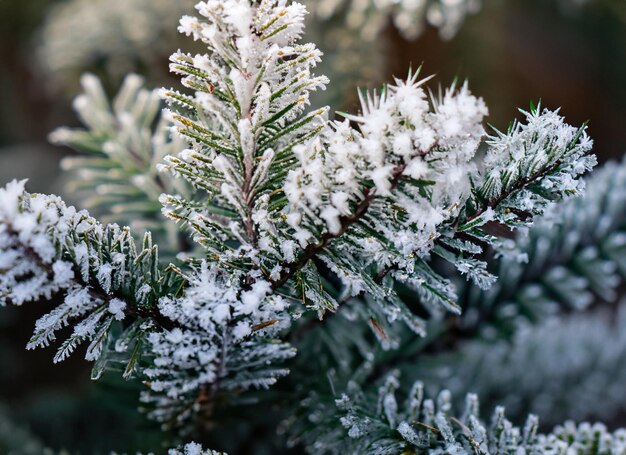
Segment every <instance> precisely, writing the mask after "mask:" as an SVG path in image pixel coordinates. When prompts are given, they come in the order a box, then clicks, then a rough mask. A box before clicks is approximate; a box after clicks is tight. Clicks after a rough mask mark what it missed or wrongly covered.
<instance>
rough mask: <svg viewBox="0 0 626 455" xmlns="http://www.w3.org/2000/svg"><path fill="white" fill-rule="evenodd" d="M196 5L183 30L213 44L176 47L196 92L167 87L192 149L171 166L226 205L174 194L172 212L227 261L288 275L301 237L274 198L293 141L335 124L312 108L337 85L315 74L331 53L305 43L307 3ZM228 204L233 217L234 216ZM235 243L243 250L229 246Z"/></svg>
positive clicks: (237, 0) (174, 66)
mask: <svg viewBox="0 0 626 455" xmlns="http://www.w3.org/2000/svg"><path fill="white" fill-rule="evenodd" d="M196 9H197V11H198V16H197V17H192V16H186V17H184V18H183V19H182V20H181V22H180V27H179V30H180V31H181V32H182V33H184V34H187V35H189V36H191V37H193V39H194V40H198V41H201V42H202V43H203V44H204V45H205V46H206V48H207V51H206V53H205V54H197V55H191V54H184V53H181V52H178V53H175V54H173V55H172V57H171V65H170V69H171V70H172V72H174V73H176V74H178V75H180V76H181V77H182V84H183V85H184V86H186V87H187V88H189V89H191V90H192V93H191V94H190V95H185V94H182V93H180V92H178V91H176V90H173V89H172V90H162V91H161V96H162V97H163V98H164V99H165V100H166V102H167V103H168V105H169V106H170V108H171V110H169V111H168V114H167V115H168V116H169V117H170V118H171V119H172V121H173V122H174V124H175V128H174V131H175V133H176V135H177V136H179V137H181V138H184V139H185V140H187V141H188V142H189V147H187V148H186V149H185V150H183V151H181V152H180V153H178V154H176V155H170V156H167V157H166V158H165V163H166V164H165V166H164V167H163V168H164V169H165V168H167V169H169V170H170V171H171V172H172V173H174V175H176V176H182V177H184V178H185V179H187V180H188V181H189V182H190V184H191V185H193V186H194V187H195V188H197V189H199V190H201V191H206V192H208V193H209V194H210V195H211V200H212V203H211V205H212V206H213V205H215V206H218V207H219V210H217V211H216V210H213V209H212V208H213V207H201V206H191V207H190V206H189V204H187V201H186V200H185V199H183V198H180V197H178V196H177V195H164V196H162V197H161V199H160V200H161V202H162V203H163V206H164V207H163V213H164V214H165V215H166V216H169V217H172V218H174V219H176V220H177V221H181V220H182V221H183V222H185V223H187V224H189V225H190V228H191V229H192V232H193V235H194V239H195V240H197V241H198V242H200V243H201V244H202V245H203V246H205V247H206V248H207V249H208V250H209V251H210V252H211V253H213V254H215V255H216V256H217V257H219V258H220V259H219V260H220V261H224V262H232V261H237V260H241V258H242V257H245V258H248V259H249V260H250V261H251V262H253V263H254V264H256V265H257V266H258V267H260V268H266V269H267V270H272V271H273V276H279V275H280V273H281V268H280V266H279V264H281V263H284V262H290V261H291V260H293V259H294V258H295V257H297V253H299V249H298V248H297V244H296V242H295V241H294V240H297V239H295V238H294V239H292V238H286V236H285V235H284V233H283V232H281V229H280V226H279V225H280V224H282V219H281V218H280V216H281V215H280V214H279V213H277V209H276V208H273V207H272V205H271V204H272V202H274V201H273V200H272V198H273V197H275V195H276V194H277V192H278V191H280V187H281V184H282V181H283V180H284V176H282V175H281V172H282V171H284V170H286V169H289V168H290V167H292V166H293V158H292V156H291V148H292V147H293V146H294V145H296V144H298V143H301V142H303V141H304V140H305V139H306V138H308V137H311V136H313V135H315V134H316V132H317V131H319V130H320V129H321V128H323V126H324V124H325V122H326V111H327V110H326V109H325V108H324V109H318V110H315V111H310V112H307V107H308V105H309V98H310V95H311V92H313V91H315V90H322V89H324V88H325V85H326V83H327V79H326V77H324V76H317V75H315V74H314V69H315V67H316V65H317V64H318V62H319V61H320V59H321V52H320V51H319V50H318V49H317V48H316V47H315V45H314V44H310V43H301V42H300V37H301V35H302V33H303V30H304V16H305V14H306V10H305V7H304V6H303V5H302V4H299V3H292V2H288V1H284V0H262V1H259V2H257V1H250V0H225V1H216V0H211V1H203V2H199V3H198V4H197V5H196ZM224 94H228V96H225V95H224ZM181 107H182V108H184V109H181ZM189 109H191V110H192V111H193V113H192V114H189ZM276 160H280V162H277V161H276ZM224 209H228V210H229V211H230V212H232V215H229V216H224V215H223V214H222V212H223V210H224ZM301 240H302V244H304V243H305V241H306V240H305V239H301ZM228 241H230V242H231V243H237V244H239V248H238V249H237V250H236V251H231V250H229V249H228V248H225V247H224V244H225V243H227V242H228ZM242 302H243V304H244V307H245V309H242V310H241V311H242V312H250V311H254V307H255V305H256V303H255V299H254V298H253V296H252V295H251V294H249V293H248V292H246V293H244V295H242Z"/></svg>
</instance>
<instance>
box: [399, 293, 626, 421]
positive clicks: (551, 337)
mask: <svg viewBox="0 0 626 455" xmlns="http://www.w3.org/2000/svg"><path fill="white" fill-rule="evenodd" d="M624 310H625V307H624V305H620V307H619V309H618V312H617V314H615V310H614V309H611V310H609V309H606V308H605V309H603V310H602V311H598V312H596V313H591V314H588V313H577V314H573V315H569V316H564V317H561V318H557V317H552V318H549V319H547V320H546V321H543V322H542V323H540V324H539V325H537V326H524V327H521V328H520V329H519V330H518V331H517V332H516V334H515V336H514V337H513V339H512V340H511V341H507V340H504V339H501V340H497V341H495V340H487V341H485V340H480V339H477V340H472V341H469V342H468V343H465V344H462V345H460V346H459V349H458V350H456V351H452V352H447V353H444V354H441V355H433V356H424V357H422V358H421V359H418V360H417V361H414V362H412V363H411V367H408V365H405V366H403V369H404V370H406V371H407V373H408V372H409V370H414V371H415V372H416V374H419V377H420V379H423V381H424V383H425V384H426V386H427V389H428V390H433V389H440V388H441V387H445V388H448V389H449V390H450V391H451V392H452V396H453V397H454V399H455V401H457V402H458V401H459V400H460V399H462V396H463V395H464V394H465V393H467V392H468V391H471V392H475V393H478V394H479V395H480V396H481V400H482V401H484V402H488V403H499V404H502V405H505V406H506V408H507V411H508V412H509V414H511V415H513V416H517V417H519V416H521V415H523V414H525V413H528V412H532V413H535V414H537V415H538V416H539V417H540V418H541V420H542V422H544V423H545V424H555V423H558V422H560V421H562V420H564V419H573V420H576V421H581V420H583V419H590V418H593V419H601V420H602V421H605V422H612V421H614V419H615V418H616V417H617V416H618V415H619V414H620V413H621V412H623V411H624V410H625V409H626V400H624V396H623V394H622V393H621V391H622V388H623V384H624V381H625V380H626V368H624V360H625V359H626V332H625V331H624V327H625V326H626V312H625V311H624ZM418 372H419V373H418ZM460 378H463V380H460Z"/></svg>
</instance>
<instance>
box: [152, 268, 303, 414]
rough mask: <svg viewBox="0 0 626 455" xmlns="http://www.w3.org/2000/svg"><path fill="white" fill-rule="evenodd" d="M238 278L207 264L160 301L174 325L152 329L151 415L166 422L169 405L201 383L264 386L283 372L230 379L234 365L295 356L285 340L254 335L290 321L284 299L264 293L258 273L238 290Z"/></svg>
mask: <svg viewBox="0 0 626 455" xmlns="http://www.w3.org/2000/svg"><path fill="white" fill-rule="evenodd" d="M241 279H242V275H241V274H234V275H229V274H228V273H227V272H225V271H224V270H221V269H218V268H216V267H215V266H212V265H209V264H207V263H206V262H205V263H203V264H202V266H201V267H200V268H198V269H197V270H195V271H194V272H193V273H191V274H190V275H188V276H187V280H188V282H189V286H188V287H187V288H186V289H185V294H184V295H183V296H182V297H180V298H170V297H164V298H162V299H161V301H160V302H159V309H160V311H161V314H163V316H165V317H167V318H168V319H170V320H171V321H172V322H173V323H174V324H175V325H176V326H177V327H176V328H174V329H171V330H160V331H155V332H153V333H152V334H150V336H149V339H148V341H149V343H150V346H151V352H152V353H153V354H154V355H155V356H156V357H155V360H154V363H153V365H152V366H151V367H149V368H147V369H145V370H144V373H145V374H146V375H147V376H148V377H149V378H150V379H151V380H150V388H151V392H149V393H145V394H143V396H142V399H143V400H144V401H145V402H150V403H154V404H156V405H157V409H156V410H155V411H154V412H153V413H152V414H151V415H152V417H153V418H155V419H157V420H159V421H161V420H167V417H168V416H169V414H168V412H171V410H168V409H169V408H168V406H167V403H168V402H170V401H171V400H174V401H177V400H178V401H180V400H183V399H184V397H186V396H191V397H193V396H195V395H194V394H197V393H198V389H199V388H200V387H201V386H202V385H206V384H212V383H214V382H216V381H217V380H220V379H221V380H222V384H221V386H222V387H227V388H228V387H232V388H237V387H243V388H250V387H255V388H266V387H268V386H269V385H271V384H273V383H274V382H276V380H277V379H278V378H279V377H281V376H283V375H285V374H286V373H287V370H285V369H280V368H276V367H272V368H271V370H270V371H268V372H267V373H264V372H263V371H255V370H253V371H252V372H249V373H247V374H245V375H243V376H242V378H241V379H239V378H238V376H237V374H236V373H233V374H234V377H229V375H231V371H230V370H231V368H232V367H236V370H235V371H239V370H240V369H241V366H242V365H246V364H247V363H249V362H251V361H253V360H254V359H258V358H259V356H261V358H264V359H267V361H268V362H270V361H271V362H278V361H280V360H283V359H287V358H290V357H292V356H293V355H294V354H295V351H294V350H293V349H292V348H291V347H290V346H289V345H288V344H286V343H268V344H267V345H264V346H263V345H261V346H259V345H256V344H255V343H256V342H255V337H259V338H263V337H266V336H267V335H271V334H275V333H277V332H278V331H280V330H282V329H284V328H285V327H286V326H287V325H288V324H289V315H288V314H287V313H286V312H285V311H284V310H285V308H286V306H287V303H286V302H285V301H284V300H283V299H282V298H281V297H279V296H275V295H268V292H269V287H268V286H269V285H268V283H267V282H265V281H263V280H262V279H261V278H260V277H257V278H256V279H257V281H256V282H255V283H254V284H253V285H252V286H251V289H249V290H247V291H243V292H242V289H241V288H240V284H239V283H241ZM244 300H245V301H244ZM242 316H243V318H242ZM254 326H256V328H255V327H254ZM226 353H228V357H226V358H224V357H223V355H224V354H226ZM231 362H232V363H231ZM259 365H265V363H264V362H261V363H260V364H259ZM226 377H229V380H228V381H226V379H225V378H226ZM224 382H226V384H225V383H224ZM228 384H230V385H228ZM161 408H162V409H161ZM170 417H171V416H170Z"/></svg>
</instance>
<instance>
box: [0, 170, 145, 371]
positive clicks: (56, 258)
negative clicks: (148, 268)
mask: <svg viewBox="0 0 626 455" xmlns="http://www.w3.org/2000/svg"><path fill="white" fill-rule="evenodd" d="M24 183H25V182H24V181H22V182H17V181H13V182H11V183H9V184H7V185H6V186H5V187H4V188H0V265H1V266H2V273H0V295H1V296H2V297H1V298H0V304H1V305H5V304H7V303H12V304H15V305H21V304H23V303H25V302H29V301H37V300H41V299H50V298H52V296H53V295H55V294H61V295H62V296H64V299H63V301H62V303H61V304H60V305H58V306H57V307H56V308H54V309H53V310H52V311H51V312H50V313H48V314H46V315H44V316H42V317H41V318H40V319H39V320H38V321H37V322H36V323H35V330H34V334H33V336H32V338H31V339H30V341H29V342H28V345H27V348H28V349H33V348H36V347H41V346H47V345H48V344H49V343H50V342H51V341H53V340H54V339H55V338H56V336H57V332H58V331H59V330H61V329H62V328H64V327H66V326H68V325H73V327H74V331H73V332H72V335H71V336H70V337H69V338H68V339H67V340H66V341H65V342H64V343H63V344H62V345H61V347H60V348H59V350H58V352H57V354H56V356H55V358H54V360H55V362H58V361H61V360H64V359H65V358H66V357H67V356H68V355H69V354H71V352H72V351H73V350H74V349H75V348H76V347H77V346H78V344H80V343H81V342H83V341H87V340H92V339H93V341H92V343H91V344H90V345H89V347H88V349H87V354H86V358H87V359H88V360H96V359H97V358H98V357H99V355H100V353H101V351H102V346H103V344H104V343H105V342H106V341H107V337H106V336H100V337H96V338H94V337H95V335H96V333H97V332H98V331H99V330H100V329H104V330H106V329H107V328H108V326H109V325H110V323H111V321H112V320H113V319H117V320H121V319H124V317H125V310H126V309H127V303H126V302H124V301H122V300H120V299H118V298H111V297H110V294H112V293H114V292H116V291H119V290H120V289H124V290H126V289H131V290H132V289H134V287H135V286H137V288H138V289H140V288H142V287H144V286H145V285H147V284H148V283H149V282H151V281H150V279H151V278H150V274H149V273H145V274H144V273H142V274H141V276H139V277H137V276H133V277H131V276H129V274H127V273H126V262H127V261H128V260H129V259H128V257H127V255H126V254H123V253H121V252H119V251H113V252H111V251H108V250H107V246H106V244H107V242H108V241H110V242H111V244H112V245H117V246H118V247H119V248H120V249H121V250H123V251H128V252H129V253H128V254H129V255H130V254H132V253H131V252H135V246H134V242H133V240H132V238H131V236H130V233H129V231H128V230H126V229H120V228H119V227H118V226H117V225H108V226H103V225H101V224H99V223H98V222H97V221H96V220H95V219H94V218H92V217H90V216H89V214H88V213H87V212H85V211H80V212H77V211H76V209H75V208H74V207H68V206H66V205H65V203H63V201H62V200H61V199H59V198H58V197H56V196H46V195H41V194H29V193H28V192H26V191H25V190H24ZM131 244H132V246H131ZM135 254H136V253H135ZM133 259H134V258H133ZM136 265H138V264H136ZM144 280H145V281H144ZM131 282H132V283H131ZM107 310H108V311H107Z"/></svg>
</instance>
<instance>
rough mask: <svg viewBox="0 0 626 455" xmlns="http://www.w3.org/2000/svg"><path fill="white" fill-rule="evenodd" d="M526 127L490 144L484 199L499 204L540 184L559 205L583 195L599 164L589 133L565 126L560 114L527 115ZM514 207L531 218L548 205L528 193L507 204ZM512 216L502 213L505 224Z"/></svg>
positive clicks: (499, 135)
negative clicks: (522, 185)
mask: <svg viewBox="0 0 626 455" xmlns="http://www.w3.org/2000/svg"><path fill="white" fill-rule="evenodd" d="M523 113H524V115H525V117H526V123H520V122H515V123H514V124H513V126H512V127H511V129H510V131H508V132H507V133H502V132H497V134H496V135H493V136H490V137H489V138H488V140H487V143H488V145H489V152H488V154H487V156H486V158H485V164H484V167H485V171H484V172H483V176H482V180H483V183H482V186H480V188H479V194H481V196H482V197H484V198H485V199H488V200H499V199H502V198H503V196H504V195H506V194H507V193H508V192H510V191H511V190H512V189H514V188H515V185H516V184H517V183H518V182H519V180H520V179H526V180H528V181H532V180H536V179H537V178H541V186H542V188H543V190H544V191H545V192H546V193H548V194H551V195H553V197H554V198H555V199H558V197H565V196H569V195H572V194H579V193H580V192H581V191H582V189H583V188H584V181H583V180H582V179H580V178H579V177H580V175H582V174H583V173H585V172H586V171H588V170H590V169H592V168H593V166H595V164H596V157H595V156H594V155H590V154H589V152H590V150H591V147H592V145H593V142H592V141H591V139H590V138H589V136H588V135H587V132H586V130H585V128H584V127H583V128H575V127H573V126H570V125H568V124H567V123H565V121H564V119H563V117H562V116H560V115H559V114H558V110H557V111H550V110H548V109H544V110H542V109H541V106H539V107H538V108H537V109H535V110H534V111H531V112H523ZM506 203H507V205H508V206H510V207H515V208H516V209H517V210H519V211H526V212H529V213H533V214H534V213H541V212H542V211H543V210H544V209H545V207H546V201H545V200H544V199H543V197H541V196H537V195H536V194H535V193H533V192H530V191H528V190H523V191H518V192H517V193H516V194H515V195H514V197H512V198H511V197H509V198H507V199H506ZM507 215H508V214H507V213H498V214H497V219H499V220H502V221H505V220H506V219H507Z"/></svg>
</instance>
